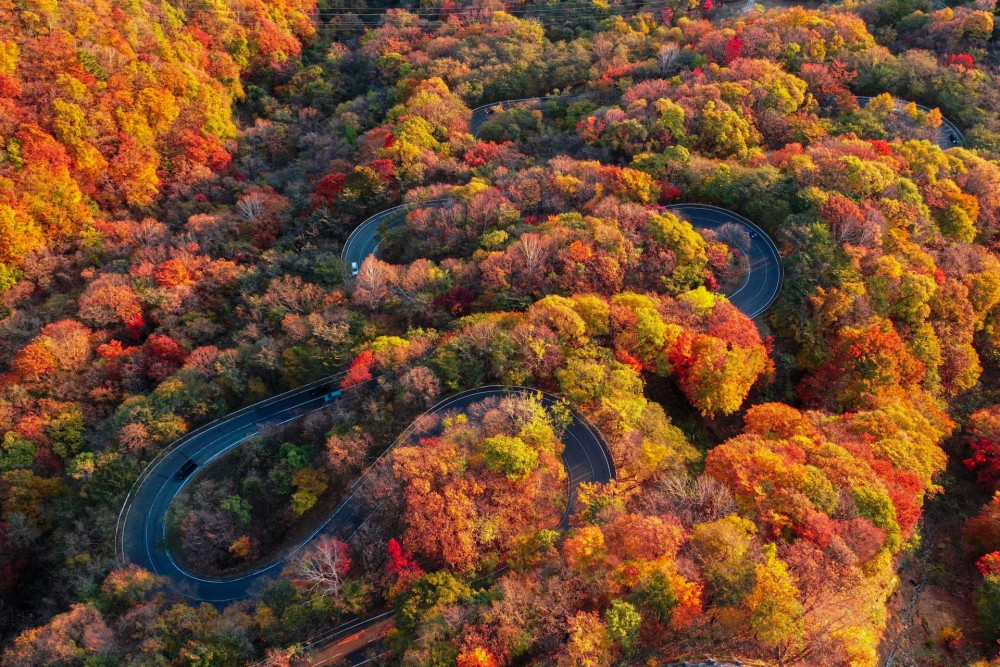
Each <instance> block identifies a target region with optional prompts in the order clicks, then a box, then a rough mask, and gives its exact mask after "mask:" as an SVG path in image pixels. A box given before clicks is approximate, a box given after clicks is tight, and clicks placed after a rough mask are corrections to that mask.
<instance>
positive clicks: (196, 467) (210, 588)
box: [116, 96, 782, 664]
mask: <svg viewBox="0 0 1000 667" xmlns="http://www.w3.org/2000/svg"><path fill="white" fill-rule="evenodd" d="M556 97H558V96H554V97H552V98H542V99H555V98H556ZM531 101H538V98H536V99H534V100H512V101H506V102H500V103H497V104H492V105H484V106H483V107H479V108H478V109H476V110H475V111H474V112H473V117H472V126H471V127H472V131H473V134H478V132H479V130H480V128H481V127H482V125H483V124H484V123H485V122H486V120H488V119H489V115H490V113H491V111H490V110H491V109H493V108H496V107H497V106H500V107H503V108H510V107H511V106H514V105H516V104H518V103H522V102H531ZM449 201H450V200H449V199H434V200H428V201H425V202H413V203H408V204H403V205H401V206H396V207H393V208H391V209H387V210H385V211H382V212H380V213H377V214H375V215H373V216H371V217H370V218H368V219H367V220H365V221H364V222H362V223H361V224H360V225H359V226H358V227H357V228H356V229H355V230H354V231H353V232H352V233H351V235H350V236H349V237H348V239H347V241H346V242H345V244H344V248H343V252H342V258H343V260H344V261H345V263H347V266H348V267H350V268H351V269H352V270H355V269H356V268H357V267H360V266H361V264H362V262H363V261H364V259H365V258H366V257H368V256H370V255H374V254H375V253H376V252H377V250H378V248H379V246H380V245H381V238H380V236H379V232H380V230H381V229H384V228H386V227H388V228H394V227H398V226H401V225H403V224H405V219H406V213H408V212H409V211H411V210H414V209H415V208H420V207H427V206H443V205H446V204H447V203H448V202H449ZM668 208H669V209H670V210H673V211H676V212H678V213H680V214H682V215H683V217H685V218H687V219H688V220H689V221H690V222H691V223H692V225H693V226H695V227H696V228H699V229H714V228H717V227H719V226H720V225H723V224H726V223H736V224H738V225H742V226H743V227H744V228H745V229H746V231H747V232H748V233H749V235H750V238H751V246H750V250H749V251H748V253H747V256H748V259H749V263H750V271H749V273H748V275H747V278H746V280H745V282H744V283H743V285H742V286H741V287H740V288H738V289H737V290H736V291H735V292H733V293H732V294H731V295H729V299H730V301H731V302H732V303H733V304H734V305H735V306H736V307H737V308H738V309H739V310H741V311H742V312H744V313H745V314H747V315H748V316H750V317H757V316H758V315H760V314H761V313H762V312H764V310H766V309H767V308H768V307H769V306H770V305H771V304H772V303H773V302H774V299H775V298H776V297H777V294H778V291H779V289H780V287H781V280H782V267H781V258H780V256H779V254H778V250H777V247H776V246H775V244H774V242H773V241H772V240H771V238H770V237H769V236H768V235H767V234H766V233H765V232H764V230H763V229H761V228H760V227H758V226H757V225H755V224H754V223H753V222H751V221H750V220H747V219H746V218H744V217H742V216H740V215H738V214H736V213H733V212H731V211H727V210H725V209H722V208H718V207H715V206H710V205H705V204H677V205H673V206H670V207H668ZM339 386H340V376H331V377H328V378H324V379H322V380H319V381H317V382H314V383H311V384H309V385H306V386H304V387H300V388H298V389H295V390H292V391H289V392H286V393H284V394H281V395H278V396H275V397H272V398H270V399H267V400H265V401H262V402H260V403H257V404H254V405H252V406H249V407H246V408H243V409H241V410H238V411H236V412H233V413H231V414H230V415H227V416H226V417H224V418H223V419H220V420H217V421H214V422H212V423H210V424H206V425H205V426H203V427H201V428H199V429H196V430H195V431H192V432H191V433H189V434H187V435H186V436H184V437H183V438H181V439H180V440H178V441H176V442H175V443H173V444H172V445H171V446H169V447H168V448H167V449H165V450H164V451H163V452H161V453H160V454H159V455H158V456H157V457H156V458H154V460H153V461H151V462H150V464H149V465H148V466H147V468H146V470H144V471H143V473H142V474H141V475H140V477H139V478H138V479H137V480H136V482H135V485H134V486H133V488H132V490H131V491H130V493H129V494H128V497H127V498H126V501H125V503H124V505H123V507H122V510H121V513H120V515H119V520H118V524H117V529H116V553H117V556H118V560H119V562H120V564H122V565H125V564H127V563H134V564H137V565H139V566H141V567H143V568H145V569H147V570H149V571H151V572H153V573H155V574H157V575H160V576H162V577H164V578H165V579H166V580H167V581H168V582H169V585H170V586H171V587H172V588H174V589H175V590H176V591H178V592H179V593H181V594H182V595H185V596H187V597H189V598H191V599H194V600H198V601H205V602H212V603H215V604H224V603H227V602H230V601H233V600H237V599H242V598H245V597H248V596H249V595H252V594H253V593H254V592H256V591H259V590H262V589H263V587H264V586H266V583H267V581H268V580H269V579H271V578H273V577H275V576H276V575H277V574H278V573H279V572H280V571H281V569H282V568H283V567H284V566H285V565H286V564H287V563H288V561H289V559H290V558H291V557H292V556H293V555H294V554H295V553H296V552H298V551H299V550H300V549H302V548H303V547H304V546H305V545H306V544H308V543H309V542H310V541H311V540H312V539H313V538H315V537H316V536H317V535H319V534H321V533H322V534H329V535H334V536H337V537H338V538H340V539H342V540H345V541H346V540H348V539H350V537H351V536H352V535H353V534H354V533H355V532H356V531H357V530H358V528H359V527H360V526H361V525H363V524H364V522H365V521H366V520H367V519H368V518H369V517H370V516H371V515H372V513H373V512H374V511H375V510H376V509H377V508H376V507H374V506H373V505H372V501H371V498H370V497H369V495H368V493H367V491H368V488H367V486H366V485H365V482H366V480H367V479H368V475H367V472H366V473H365V474H363V475H362V476H361V477H360V478H359V479H358V481H357V482H356V483H355V484H354V486H352V487H351V489H350V491H349V492H348V493H347V495H346V497H345V499H344V500H343V501H342V502H341V503H340V505H338V506H337V508H336V509H335V510H334V512H333V513H332V514H331V516H330V517H329V519H328V520H327V521H326V522H324V523H323V524H322V525H320V526H318V527H317V528H316V529H315V531H313V533H312V534H311V535H310V536H308V538H307V539H305V540H303V541H302V542H301V543H300V544H299V545H297V546H296V547H294V548H293V549H290V550H289V551H287V552H286V553H284V554H283V555H282V557H281V558H280V559H278V560H276V561H275V562H272V563H269V564H266V565H264V566H262V567H260V568H258V569H257V570H254V571H252V572H249V573H246V574H244V575H241V576H237V577H232V578H225V579H219V578H217V579H213V578H206V577H200V576H197V575H196V574H194V573H192V572H190V571H188V570H186V569H185V568H184V567H183V566H181V565H180V564H179V563H178V561H177V560H176V559H175V558H174V556H173V554H172V553H171V550H170V548H169V545H168V540H167V522H166V518H167V513H168V509H169V507H170V505H171V503H172V502H173V500H174V499H175V498H176V497H177V495H178V494H179V493H180V492H181V490H182V489H183V488H184V487H185V485H186V484H188V483H190V481H191V480H192V479H193V478H195V477H196V476H197V474H198V472H200V471H201V470H202V469H204V467H205V465H206V464H208V463H210V462H211V461H213V460H214V459H216V458H218V457H220V456H222V455H224V454H225V453H226V452H228V451H230V450H232V449H233V448H235V447H238V446H239V445H240V444H242V443H243V442H245V441H246V440H247V439H248V438H250V437H252V436H253V435H255V434H257V433H259V432H260V430H261V429H262V428H263V427H264V426H265V425H268V424H284V423H288V422H291V421H294V420H297V419H301V418H303V417H305V416H306V415H308V414H310V413H312V412H314V411H316V410H322V409H323V408H325V407H327V406H328V405H330V403H331V402H333V401H337V400H340V399H341V398H342V393H341V391H340V390H339ZM511 394H536V395H539V394H540V396H541V400H542V402H543V404H544V405H545V406H546V407H551V406H552V405H554V404H555V403H556V402H557V401H559V400H560V399H559V398H558V397H557V396H554V395H551V394H547V393H544V392H539V391H538V390H536V389H533V388H528V387H501V386H486V387H479V388H476V389H472V390H469V391H465V392H462V393H459V394H456V395H454V396H451V397H449V398H447V399H445V400H443V401H442V402H441V403H439V404H438V405H436V406H434V408H432V409H431V410H429V411H428V413H431V414H439V413H444V412H449V411H462V410H465V409H467V408H468V407H469V406H470V405H472V404H473V403H476V402H479V401H481V400H484V399H486V398H490V397H500V396H506V395H511ZM572 414H573V421H572V422H571V424H570V425H569V427H568V428H567V429H566V431H565V433H564V435H563V445H564V451H563V460H564V464H565V466H566V470H567V476H568V490H569V499H568V503H567V509H566V513H565V515H564V517H563V520H562V522H561V525H562V526H566V525H567V524H568V518H569V515H570V513H571V511H572V508H573V506H574V504H575V500H576V492H577V489H578V488H579V485H580V484H581V483H583V482H592V481H593V482H608V481H610V480H612V479H614V478H615V477H616V471H615V465H614V461H613V460H612V458H611V456H610V453H609V451H608V448H607V443H606V442H605V441H604V439H603V437H602V436H601V434H600V433H599V432H598V431H597V430H596V429H595V428H594V427H593V426H591V425H590V424H589V423H587V422H586V420H585V419H584V418H583V417H582V416H580V415H579V414H577V413H576V412H573V413H572ZM412 428H413V425H412V424H411V426H410V427H408V428H407V429H406V430H405V431H404V432H403V433H402V434H400V436H399V438H397V440H396V441H395V442H394V443H393V444H392V445H390V446H389V447H387V448H386V450H385V452H383V456H384V455H385V453H387V452H388V451H390V450H391V449H392V448H393V447H394V446H395V445H396V444H398V443H400V442H403V441H405V439H406V438H407V437H408V436H409V434H410V432H411V430H412ZM380 458H381V457H380ZM373 465H374V464H373ZM389 627H391V615H388V616H387V615H386V614H380V615H378V616H374V617H372V618H369V619H364V620H356V621H354V622H353V623H352V624H350V625H348V626H341V627H340V628H337V629H334V630H333V631H331V632H330V633H328V634H326V635H324V637H322V638H320V639H319V640H318V641H316V642H313V643H312V644H310V645H309V646H310V647H312V648H314V649H316V650H319V654H318V655H317V662H315V663H314V664H324V662H325V661H329V660H331V659H338V660H341V659H344V658H347V659H349V660H350V659H353V658H355V657H357V656H358V655H360V654H361V652H363V651H364V650H365V648H366V647H368V646H369V645H370V644H371V643H372V642H375V641H378V640H379V638H380V637H381V636H383V635H384V634H385V631H387V628H389ZM348 631H350V632H348ZM345 633H347V634H345ZM359 660H360V658H359ZM352 664H360V663H359V662H358V661H354V662H352Z"/></svg>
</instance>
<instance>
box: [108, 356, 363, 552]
mask: <svg viewBox="0 0 1000 667" xmlns="http://www.w3.org/2000/svg"><path fill="white" fill-rule="evenodd" d="M343 376H344V372H340V373H337V374H334V375H329V376H327V377H324V378H320V379H319V380H314V381H313V382H310V383H308V384H304V385H302V386H301V387H296V388H295V389H290V390H288V391H286V392H282V393H281V394H276V395H274V396H270V397H268V398H265V399H263V400H260V401H257V402H256V403H252V404H250V405H247V406H244V407H242V408H239V409H238V410H235V411H233V412H229V413H227V414H225V415H224V416H222V417H219V418H217V419H213V420H212V421H210V422H207V423H205V424H202V425H201V426H199V427H198V428H196V429H194V430H192V431H188V432H187V433H185V434H184V435H182V436H181V437H179V438H177V439H176V440H174V441H172V442H171V443H170V444H168V445H166V446H164V447H163V448H162V449H161V450H160V451H158V452H157V453H156V455H155V456H154V457H153V458H152V459H151V460H150V461H149V463H147V464H146V467H145V468H143V469H142V472H140V473H139V476H138V477H136V480H135V482H133V483H132V488H131V489H129V492H128V494H127V495H126V496H125V500H124V502H123V503H122V508H121V510H120V511H119V512H118V519H117V520H116V522H115V560H116V561H117V562H118V565H119V566H120V567H124V566H125V565H127V564H128V558H127V556H126V554H125V532H124V527H125V524H126V522H127V521H128V514H129V511H130V510H131V508H132V502H133V501H134V500H135V494H136V491H137V490H138V489H139V487H140V486H142V483H143V482H144V481H145V480H146V478H147V477H148V476H149V473H150V471H151V470H152V469H153V468H155V467H156V465H157V464H158V463H159V462H160V461H162V460H163V459H164V458H166V457H167V456H168V455H169V454H170V453H171V452H173V451H174V450H175V449H177V448H178V447H180V446H181V445H183V444H185V443H187V442H189V441H190V440H192V439H193V438H197V437H199V436H201V435H204V434H205V433H208V432H209V431H211V430H213V429H215V428H218V427H219V426H222V425H223V424H225V423H226V422H228V421H231V420H232V419H234V418H237V417H241V416H243V415H245V414H248V413H250V412H252V411H254V410H257V409H259V408H262V407H264V406H267V405H270V404H272V403H275V402H277V401H282V400H285V399H286V398H291V397H292V396H295V395H297V394H300V393H304V392H307V391H310V390H312V389H315V388H316V387H320V386H322V385H323V384H325V383H328V382H334V381H336V380H338V379H340V378H342V377H343Z"/></svg>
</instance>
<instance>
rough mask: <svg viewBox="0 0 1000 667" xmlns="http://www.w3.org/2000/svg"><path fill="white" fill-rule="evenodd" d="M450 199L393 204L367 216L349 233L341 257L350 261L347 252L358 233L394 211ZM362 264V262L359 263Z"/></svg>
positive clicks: (409, 209)
mask: <svg viewBox="0 0 1000 667" xmlns="http://www.w3.org/2000/svg"><path fill="white" fill-rule="evenodd" d="M450 201H453V200H452V199H451V198H450V197H439V198H437V199H428V200H426V201H420V202H407V203H405V204H399V205H398V206H393V207H392V208H387V209H385V210H384V211H379V212H378V213H376V214H374V215H371V216H368V217H367V218H365V219H364V220H363V221H362V222H361V224H359V225H358V226H357V227H355V228H354V229H353V230H352V231H351V233H350V234H349V235H348V237H347V240H346V241H344V247H343V248H342V249H341V251H340V258H341V260H343V261H344V262H347V261H348V258H347V254H348V252H349V251H350V248H351V245H352V244H353V243H356V242H357V240H358V235H360V234H361V233H362V232H364V231H366V230H367V229H368V228H369V227H370V226H371V225H373V224H376V225H381V224H382V222H383V221H384V220H386V219H387V218H389V217H390V216H391V215H393V214H394V213H397V212H399V213H402V212H405V213H409V212H410V211H413V210H416V209H418V208H430V207H432V206H441V205H443V204H446V203H448V202H450ZM359 264H360V263H359Z"/></svg>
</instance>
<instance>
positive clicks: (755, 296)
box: [667, 204, 784, 318]
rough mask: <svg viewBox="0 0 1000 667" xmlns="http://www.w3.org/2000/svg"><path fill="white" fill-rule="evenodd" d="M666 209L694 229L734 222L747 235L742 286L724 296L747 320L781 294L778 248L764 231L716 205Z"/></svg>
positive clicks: (694, 205)
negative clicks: (676, 214) (747, 246)
mask: <svg viewBox="0 0 1000 667" xmlns="http://www.w3.org/2000/svg"><path fill="white" fill-rule="evenodd" d="M667 209H668V210H671V211H675V212H677V213H680V214H681V215H682V216H683V217H684V218H686V219H687V220H688V221H689V222H690V223H691V226H692V227H694V228H695V229H716V228H718V227H721V226H722V225H724V224H726V223H734V224H737V225H739V226H741V227H743V228H744V229H745V230H746V231H747V232H749V234H750V249H749V250H748V251H747V252H746V256H747V260H748V261H749V263H750V270H749V272H748V273H747V277H746V279H745V280H744V281H743V284H742V285H741V286H740V287H738V288H737V289H736V291H734V292H733V293H732V294H728V295H726V296H727V298H728V299H729V302H730V303H731V304H733V305H734V306H736V308H737V309H738V310H739V311H740V312H742V313H744V314H745V315H746V316H747V317H750V318H754V317H757V316H759V315H760V314H762V313H763V312H764V311H765V310H767V309H768V308H769V307H770V306H771V304H772V303H774V300H775V299H777V298H778V292H780V291H781V280H782V277H783V275H784V273H783V270H782V267H781V255H780V254H778V246H776V245H775V244H774V241H773V240H772V239H771V237H770V236H768V234H767V232H765V231H764V230H763V229H761V228H760V227H758V226H757V225H756V224H754V223H753V222H751V221H750V220H748V219H747V218H744V217H743V216H742V215H740V214H738V213H734V212H733V211H730V210H727V209H724V208H719V207H718V206H710V205H708V204H673V205H671V206H668V207H667Z"/></svg>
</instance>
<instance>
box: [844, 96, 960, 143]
mask: <svg viewBox="0 0 1000 667" xmlns="http://www.w3.org/2000/svg"><path fill="white" fill-rule="evenodd" d="M854 99H856V100H857V101H858V105H859V106H861V107H862V108H863V107H866V106H868V103H869V102H871V101H872V100H873V99H874V98H873V97H868V96H865V95H857V96H855V98H854ZM892 100H893V102H895V103H896V107H895V111H896V113H900V112H902V111H903V109H905V108H906V106H907V105H908V104H910V103H909V102H907V101H906V100H901V99H899V98H897V97H894V98H892ZM914 104H916V102H914ZM916 107H917V109H919V110H920V111H923V112H924V113H929V112H930V111H931V108H930V107H927V106H924V105H923V104H916ZM935 141H936V143H937V145H938V146H940V147H941V149H942V150H947V149H949V148H953V147H955V146H961V145H963V144H964V143H965V135H964V134H962V131H961V130H960V129H958V126H957V125H955V124H954V123H953V122H951V121H950V120H948V119H947V118H945V117H944V116H942V117H941V127H939V128H938V131H937V136H936V137H935Z"/></svg>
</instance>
